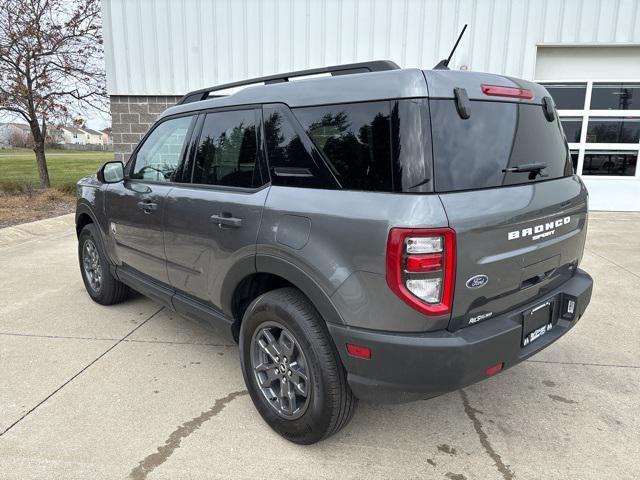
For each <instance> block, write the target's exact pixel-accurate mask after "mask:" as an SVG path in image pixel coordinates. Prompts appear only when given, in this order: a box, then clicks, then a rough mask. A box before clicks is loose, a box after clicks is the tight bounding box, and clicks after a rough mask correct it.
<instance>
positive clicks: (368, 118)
mask: <svg viewBox="0 0 640 480" xmlns="http://www.w3.org/2000/svg"><path fill="white" fill-rule="evenodd" d="M293 112H294V114H295V115H296V117H297V118H298V121H299V122H300V124H301V125H302V127H303V128H304V130H305V132H306V133H307V135H308V136H309V138H311V140H312V141H313V143H314V144H315V146H316V148H317V149H318V150H319V151H320V152H321V153H322V155H323V157H324V159H325V161H326V163H327V164H328V166H329V168H330V169H331V170H332V171H333V174H334V175H335V176H336V178H337V180H338V182H339V183H340V185H341V186H342V188H345V189H347V190H369V191H383V192H384V191H386V192H390V191H391V190H392V182H393V178H392V174H391V119H390V116H391V111H390V105H389V102H368V103H353V104H340V105H325V106H321V107H304V108H296V109H294V110H293Z"/></svg>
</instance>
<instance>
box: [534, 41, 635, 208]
mask: <svg viewBox="0 0 640 480" xmlns="http://www.w3.org/2000/svg"><path fill="white" fill-rule="evenodd" d="M536 81H538V82H540V83H542V84H544V85H545V86H546V87H547V89H548V90H549V92H550V93H551V95H552V96H553V98H554V101H555V102H556V106H557V108H558V112H559V115H560V117H561V121H562V125H563V127H564V130H565V134H566V136H567V141H568V142H569V147H570V149H571V156H572V159H573V163H574V168H575V170H576V171H577V172H578V173H579V174H580V175H581V176H582V178H583V179H584V182H585V184H586V185H587V187H588V188H589V193H590V208H591V209H592V210H626V211H640V168H638V166H637V163H638V153H639V150H640V47H538V55H537V62H536Z"/></svg>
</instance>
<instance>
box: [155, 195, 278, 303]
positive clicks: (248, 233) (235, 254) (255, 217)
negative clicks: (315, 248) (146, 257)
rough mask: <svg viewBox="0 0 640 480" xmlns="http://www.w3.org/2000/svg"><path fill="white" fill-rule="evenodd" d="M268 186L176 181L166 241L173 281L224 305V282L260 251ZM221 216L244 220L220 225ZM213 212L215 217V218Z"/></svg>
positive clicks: (168, 201) (179, 287)
mask: <svg viewBox="0 0 640 480" xmlns="http://www.w3.org/2000/svg"><path fill="white" fill-rule="evenodd" d="M268 192H269V188H268V187H264V188H262V189H259V190H257V191H241V190H238V189H224V188H221V189H217V188H209V187H198V186H189V185H184V186H176V187H175V188H174V189H173V190H172V191H171V193H170V194H169V196H168V197H167V199H166V203H165V217H164V218H165V220H164V241H165V250H166V256H167V270H168V276H169V282H170V284H171V285H172V286H173V287H174V288H175V289H176V290H178V291H180V292H184V293H186V294H188V295H191V296H193V297H196V298H197V299H198V300H200V301H203V302H207V303H211V304H212V305H214V306H216V307H219V308H222V307H223V305H222V300H221V291H222V285H223V283H224V281H225V279H226V277H227V275H229V272H230V271H231V270H232V269H233V268H234V266H235V265H236V264H238V263H246V259H247V258H250V259H251V263H253V257H254V256H255V252H256V247H255V245H256V238H257V236H258V227H259V225H260V219H261V216H262V208H263V206H264V203H265V200H266V198H267V194H268ZM217 216H222V217H225V218H230V219H231V218H233V219H237V220H238V221H239V223H238V225H237V226H230V225H224V224H219V222H218V220H217V219H216V217H217ZM212 217H213V218H212Z"/></svg>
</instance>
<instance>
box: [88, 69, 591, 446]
mask: <svg viewBox="0 0 640 480" xmlns="http://www.w3.org/2000/svg"><path fill="white" fill-rule="evenodd" d="M320 74H322V75H320ZM305 76H306V77H307V78H306V79H304V80H301V81H294V80H296V78H295V77H305ZM309 76H312V77H313V78H308V77H309ZM298 80H299V79H298ZM258 83H259V85H255V84H258ZM234 87H245V88H242V89H239V90H238V89H237V90H238V91H236V93H233V94H230V95H226V96H224V95H221V92H222V90H224V89H229V88H234ZM78 190H79V199H78V204H77V211H76V225H77V232H78V240H79V245H78V254H79V260H80V268H81V271H82V276H83V280H84V283H85V285H86V288H87V291H88V293H89V295H90V296H91V298H93V299H94V300H95V301H96V302H98V303H100V304H103V305H109V304H114V303H117V302H121V301H123V300H125V299H126V297H127V293H128V291H129V289H134V290H136V291H138V292H140V293H142V294H144V295H146V296H148V297H150V298H152V299H153V300H155V301H156V302H158V303H160V304H162V305H164V306H166V307H167V308H169V309H171V310H174V311H176V312H178V313H179V314H181V315H183V316H185V317H188V318H190V319H193V320H196V321H199V322H203V323H205V324H207V325H210V326H212V327H214V328H215V329H217V330H218V332H220V333H221V334H223V335H226V336H227V337H229V338H231V339H233V340H235V341H236V342H238V344H239V347H240V362H241V364H242V371H243V374H244V380H245V382H246V385H247V389H248V391H249V393H250V395H251V398H252V400H253V402H254V404H255V406H256V408H257V409H258V411H259V412H260V414H261V415H262V417H263V418H264V420H265V421H266V422H267V423H268V424H269V425H270V426H271V427H272V428H273V429H274V430H275V431H277V432H278V433H279V434H281V435H282V436H284V437H285V438H287V439H288V440H291V441H293V442H296V443H301V444H309V443H313V442H316V441H318V440H321V439H323V438H326V437H328V436H329V435H332V434H334V433H336V432H337V431H339V430H340V429H341V428H342V427H344V426H345V425H346V424H347V423H348V422H349V420H350V419H351V417H352V415H353V412H354V410H355V407H356V404H357V399H362V400H364V401H369V402H398V401H409V400H413V399H423V398H429V397H433V396H436V395H440V394H442V393H445V392H449V391H452V390H456V389H459V388H462V387H464V386H466V385H470V384H472V383H474V382H477V381H479V380H481V379H483V378H486V377H488V376H491V375H494V374H496V373H498V372H500V371H502V370H504V369H506V368H509V367H512V366H513V365H516V364H517V363H519V362H521V361H522V360H524V359H526V358H528V357H530V356H531V355H534V354H535V353H537V352H539V351H540V350H542V349H543V348H545V347H547V346H548V345H550V344H551V343H553V342H554V341H556V340H557V339H558V338H560V337H561V336H562V335H564V334H565V333H566V332H567V331H568V330H569V329H570V328H572V327H573V326H574V325H575V324H576V322H577V321H578V320H579V319H580V317H581V316H582V314H583V312H584V311H585V309H586V307H587V304H588V303H589V300H590V297H591V289H592V280H591V277H590V276H589V275H588V274H587V273H585V272H584V271H582V270H581V269H580V268H578V267H579V264H580V260H581V258H582V254H583V249H584V243H585V236H586V231H587V200H588V195H587V190H586V189H585V186H584V184H583V183H582V181H581V180H580V178H578V177H577V176H576V175H575V174H574V173H573V170H572V166H571V158H570V155H569V151H568V148H567V142H566V140H565V137H564V134H563V131H562V128H561V126H560V122H559V121H558V118H557V114H556V110H555V107H554V103H553V101H552V99H551V97H550V96H549V94H548V92H547V91H546V90H545V89H544V88H543V87H542V86H540V85H537V84H535V83H531V82H527V81H524V80H519V79H514V78H509V77H503V76H497V75H490V74H484V73H470V72H456V71H449V70H447V69H434V70H425V71H423V70H419V69H400V68H398V67H397V65H395V64H393V63H392V62H387V61H380V62H367V63H361V64H351V65H342V66H336V67H329V68H324V69H316V70H306V71H301V72H294V73H290V74H285V75H276V76H271V77H264V78H260V79H254V80H250V81H247V82H238V83H233V84H227V85H222V86H219V87H215V88H211V89H206V90H200V91H196V92H191V93H189V94H187V95H186V96H185V97H183V99H182V100H181V101H180V103H179V104H178V105H177V106H174V107H172V108H169V109H168V110H167V111H166V112H164V113H163V114H162V115H161V116H160V118H159V119H158V120H157V122H156V123H155V124H154V125H153V126H152V127H151V129H150V130H149V132H148V133H147V134H146V136H145V137H144V138H143V139H142V141H141V142H140V144H139V145H138V146H137V148H136V149H135V150H134V152H133V154H132V155H131V157H130V159H129V160H128V162H127V163H126V165H125V164H123V163H121V162H108V163H106V164H104V165H103V166H102V167H101V168H100V169H99V171H98V173H97V175H96V176H94V177H88V178H84V179H82V180H81V181H80V182H79V184H78Z"/></svg>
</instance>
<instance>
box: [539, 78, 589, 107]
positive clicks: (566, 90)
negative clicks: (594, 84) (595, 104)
mask: <svg viewBox="0 0 640 480" xmlns="http://www.w3.org/2000/svg"><path fill="white" fill-rule="evenodd" d="M544 86H545V88H546V89H547V90H548V91H549V93H550V94H551V97H552V98H553V101H554V103H555V104H556V108H557V109H558V110H583V109H584V101H585V97H586V94H587V84H586V83H546V84H544Z"/></svg>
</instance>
